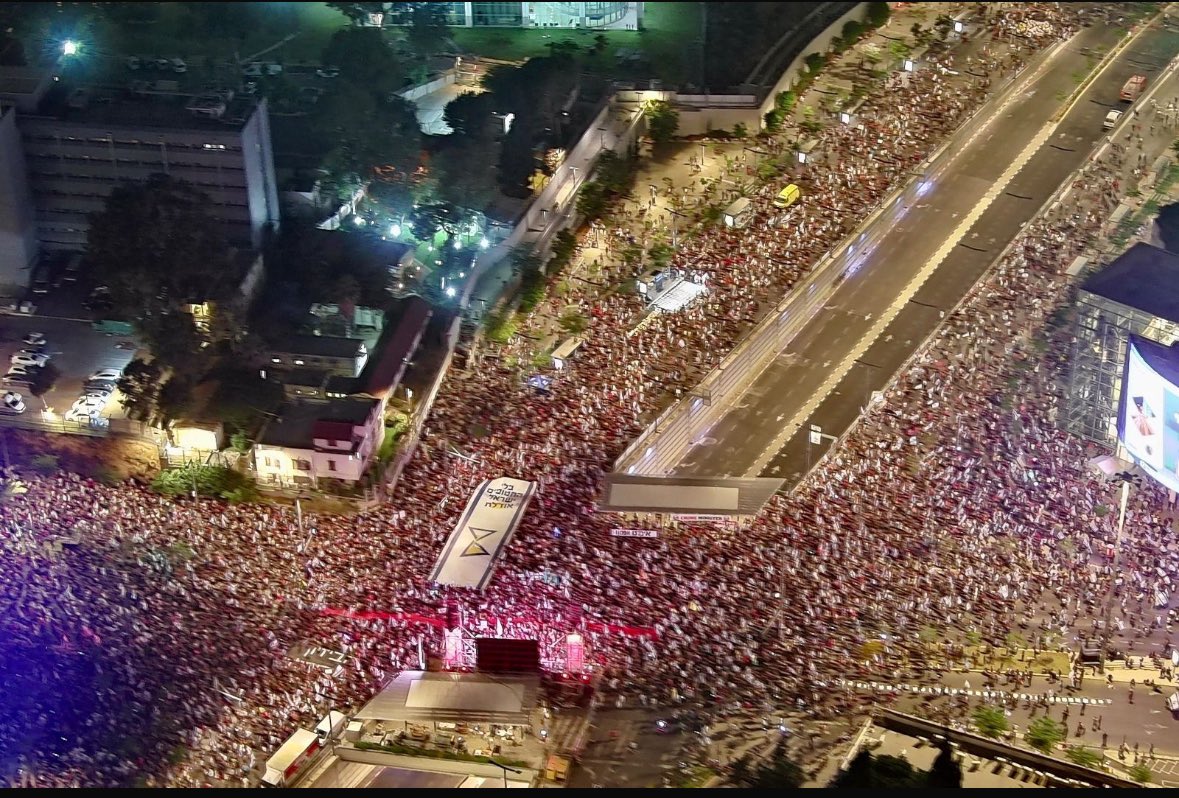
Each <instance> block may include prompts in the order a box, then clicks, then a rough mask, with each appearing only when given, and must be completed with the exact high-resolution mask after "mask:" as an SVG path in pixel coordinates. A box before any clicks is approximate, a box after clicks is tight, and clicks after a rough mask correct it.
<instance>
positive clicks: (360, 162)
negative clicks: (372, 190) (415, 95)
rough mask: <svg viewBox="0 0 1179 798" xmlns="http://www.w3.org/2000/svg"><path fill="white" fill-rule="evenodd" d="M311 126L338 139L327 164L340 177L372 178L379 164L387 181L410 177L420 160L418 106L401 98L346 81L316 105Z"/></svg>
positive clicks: (319, 132) (332, 172)
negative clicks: (378, 94) (416, 107)
mask: <svg viewBox="0 0 1179 798" xmlns="http://www.w3.org/2000/svg"><path fill="white" fill-rule="evenodd" d="M311 124H312V127H313V129H314V131H315V132H316V133H317V134H318V135H321V136H323V137H325V138H326V139H328V140H330V141H334V142H335V146H334V147H333V149H332V151H331V152H330V153H329V155H328V159H327V168H328V171H329V172H330V173H331V175H332V176H333V177H334V178H336V179H337V180H339V179H342V178H348V177H351V178H354V179H356V180H359V181H363V180H367V179H369V178H370V177H372V175H373V172H374V170H375V169H378V168H380V169H381V171H382V174H384V175H386V176H387V179H396V180H401V181H404V180H408V178H409V175H410V174H411V173H412V172H413V171H414V169H416V168H417V165H418V163H419V161H420V158H421V130H420V129H419V127H418V121H417V115H416V110H415V108H414V107H413V104H412V103H410V102H408V101H406V100H404V99H403V98H401V97H397V96H394V97H392V98H391V99H390V98H387V97H379V96H377V95H376V94H374V93H373V92H371V91H368V90H366V89H365V88H362V87H361V86H359V85H355V84H350V83H344V84H341V85H339V86H337V87H336V89H335V91H332V92H330V93H328V94H325V95H324V96H323V98H322V99H321V100H320V101H319V102H318V103H317V104H316V106H315V112H314V114H313V116H312V118H311Z"/></svg>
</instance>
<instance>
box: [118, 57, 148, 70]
mask: <svg viewBox="0 0 1179 798" xmlns="http://www.w3.org/2000/svg"><path fill="white" fill-rule="evenodd" d="M123 63H124V64H126V65H127V69H139V68H140V67H142V66H143V61H141V60H140V59H139V56H137V55H129V56H127V57H126V58H124V59H123Z"/></svg>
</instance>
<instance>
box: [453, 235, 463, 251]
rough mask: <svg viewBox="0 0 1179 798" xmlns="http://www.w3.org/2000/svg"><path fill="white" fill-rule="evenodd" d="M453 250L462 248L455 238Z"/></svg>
mask: <svg viewBox="0 0 1179 798" xmlns="http://www.w3.org/2000/svg"><path fill="white" fill-rule="evenodd" d="M454 248H455V249H462V248H463V244H462V242H461V241H459V240H458V239H457V238H456V239H455V240H454Z"/></svg>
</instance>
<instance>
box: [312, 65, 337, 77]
mask: <svg viewBox="0 0 1179 798" xmlns="http://www.w3.org/2000/svg"><path fill="white" fill-rule="evenodd" d="M315 74H317V75H319V76H320V77H321V78H338V77H339V76H340V68H339V67H334V66H322V67H320V68H319V69H317V70H315Z"/></svg>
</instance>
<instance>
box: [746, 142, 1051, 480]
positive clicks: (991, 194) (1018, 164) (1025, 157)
mask: <svg viewBox="0 0 1179 798" xmlns="http://www.w3.org/2000/svg"><path fill="white" fill-rule="evenodd" d="M1056 126H1057V123H1055V122H1050V123H1048V124H1047V125H1045V126H1044V127H1042V128H1040V132H1039V133H1037V134H1036V136H1035V137H1034V138H1033V139H1032V140H1031V141H1029V142H1028V144H1027V146H1026V147H1024V148H1023V151H1022V152H1020V153H1019V155H1017V156H1016V157H1015V160H1014V161H1012V162H1011V165H1010V166H1008V167H1007V171H1005V172H1004V173H1003V174H1002V175H1000V176H999V179H998V180H996V181H995V182H994V183H993V184H992V185H991V187H990V189H988V190H987V192H986V194H984V195H983V196H982V198H981V199H980V200H979V201H978V202H976V203H975V205H974V207H973V208H971V209H970V213H968V214H967V215H966V218H964V219H963V220H962V221H961V222H959V223H958V226H957V227H955V228H954V230H953V232H951V233H950V235H949V236H948V237H947V238H946V239H945V241H943V242H942V245H941V246H940V247H939V248H938V250H937V252H935V253H934V254H933V256H932V257H931V258H930V259H929V260H927V261H926V262H925V265H923V266H922V267H921V270H920V271H919V272H917V274H916V275H914V277H913V279H912V280H910V281H909V283H908V285H906V286H905V288H904V290H903V291H901V293H900V294H899V295H898V296H897V298H896V299H895V300H893V303H892V304H891V305H890V306H889V307H888V309H887V310H885V312H884V313H882V314H881V315H880V316H879V318H877V320H876V323H875V324H873V325H872V327H871V329H869V330H868V332H866V333H865V334H864V335H863V337H862V338H860V340H859V343H857V344H856V346H855V347H853V348H852V350H851V351H850V352H848V354H847V356H846V357H845V358H844V359H843V362H841V363H840V364H839V365H838V366H837V367H836V368H835V370H834V371H832V372H831V374H830V376H828V378H827V380H826V382H824V383H823V385H822V386H821V387H820V388H819V390H818V391H816V392H815V393H814V394H813V395H812V396H811V398H810V401H808V402H807V403H806V404H805V405H804V406H803V407H802V409H801V410H799V411H798V413H796V414H795V415H794V418H792V419H791V420H790V423H789V424H787V425H786V426H785V427H783V429H782V431H781V432H780V433H778V435H776V436H775V437H774V439H773V440H772V441H771V442H770V445H769V446H767V447H766V448H765V450H764V451H763V452H762V453H761V455H760V456H759V457H758V458H757V461H756V462H755V463H754V464H753V466H752V467H751V468H750V469H749V470H748V471H746V473H745V476H746V477H756V476H757V475H758V474H760V473H761V472H762V470H764V469H765V467H766V466H767V465H769V462H770V461H771V460H772V459H774V456H775V455H776V454H777V453H778V452H780V451H781V450H782V447H783V446H785V445H786V441H788V440H789V439H790V436H792V435H793V434H794V433H795V432H797V431H798V429H799V428H801V427H802V425H803V422H805V421H806V420H807V418H809V417H810V415H811V414H812V413H813V412H815V409H816V408H818V406H819V405H821V404H822V403H823V401H824V400H825V399H826V398H827V397H828V396H829V395H830V394H831V392H832V391H833V390H835V386H837V385H838V384H839V382H840V380H842V379H843V378H844V377H845V376H846V375H847V373H848V372H849V371H851V369H852V366H853V364H854V363H855V362H856V361H857V360H859V359H860V358H861V357H863V355H864V353H865V352H867V351H868V348H869V347H870V346H871V345H872V344H873V343H874V342H875V341H876V339H877V338H879V337H880V335H881V333H883V332H884V330H885V329H886V328H887V327H888V325H889V324H891V323H892V320H893V319H894V318H896V316H897V314H898V313H900V312H901V309H902V308H903V307H904V306H905V305H906V304H908V302H909V300H910V299H912V298H913V297H914V296H916V295H917V291H918V290H919V289H920V288H921V286H922V285H923V284H924V283H925V281H926V280H928V279H929V277H930V276H931V275H932V274H933V273H934V272H935V271H937V267H938V266H939V265H941V262H942V261H944V260H945V259H946V258H947V257H948V256H949V254H950V252H951V251H952V250H953V249H954V247H956V246H958V244H959V242H961V241H962V239H963V238H965V237H966V234H967V232H969V230H970V228H971V227H973V226H974V223H975V222H977V221H978V220H979V218H980V217H981V216H982V215H983V213H985V212H986V210H987V208H989V207H990V205H991V203H992V202H994V201H995V198H996V197H998V196H999V195H1000V194H1002V193H1003V192H1004V191H1005V190H1006V189H1007V186H1008V184H1010V183H1011V181H1012V180H1013V179H1014V178H1015V176H1016V175H1017V174H1019V173H1020V171H1021V170H1022V169H1023V168H1024V166H1026V165H1027V162H1028V161H1030V160H1031V158H1032V156H1033V155H1035V153H1036V151H1037V150H1038V149H1039V148H1040V147H1041V146H1042V145H1043V144H1044V142H1045V141H1047V140H1048V138H1049V137H1050V136H1051V135H1052V133H1053V132H1054V131H1055V130H1056ZM828 362H830V361H828ZM823 365H824V366H826V365H827V363H824V364H823Z"/></svg>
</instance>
